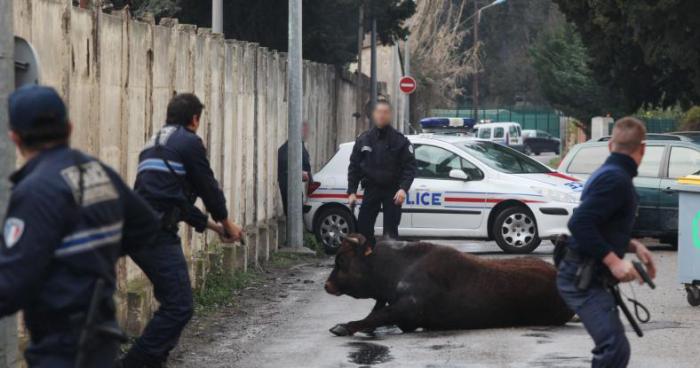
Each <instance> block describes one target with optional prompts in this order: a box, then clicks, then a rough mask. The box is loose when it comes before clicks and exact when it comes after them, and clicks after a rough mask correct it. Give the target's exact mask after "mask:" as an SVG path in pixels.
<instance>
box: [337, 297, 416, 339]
mask: <svg viewBox="0 0 700 368" xmlns="http://www.w3.org/2000/svg"><path fill="white" fill-rule="evenodd" d="M418 308H419V306H418V305H417V303H416V300H415V298H404V299H400V300H398V301H397V302H396V303H394V304H391V305H389V306H387V307H383V308H380V309H378V310H372V313H370V314H369V316H367V317H365V318H364V319H362V320H359V321H352V322H348V323H345V324H339V325H336V326H335V327H333V328H331V330H330V331H331V333H333V334H335V335H337V336H349V335H353V334H355V333H356V332H359V331H366V330H374V329H376V328H377V327H381V326H386V325H406V323H407V321H411V322H413V323H409V324H411V325H414V324H417V321H415V318H416V313H415V311H417V310H418Z"/></svg>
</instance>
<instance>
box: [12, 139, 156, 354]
mask: <svg viewBox="0 0 700 368" xmlns="http://www.w3.org/2000/svg"><path fill="white" fill-rule="evenodd" d="M11 181H12V183H13V184H14V187H13V189H12V195H11V199H10V204H9V207H8V211H7V217H6V219H5V222H4V229H3V236H2V241H1V243H2V244H1V245H0V316H5V315H9V314H12V313H14V312H16V311H18V310H20V309H21V310H24V318H25V322H26V325H27V327H28V329H29V331H30V332H31V336H32V342H33V343H37V342H39V341H41V338H42V336H45V335H50V334H52V333H54V332H65V331H66V330H69V329H75V326H74V325H72V324H71V323H72V322H76V321H77V323H81V322H80V318H81V317H84V314H85V313H86V312H87V309H88V307H89V305H90V300H91V297H92V294H93V290H94V286H95V283H96V280H98V278H101V279H103V280H104V281H105V287H104V288H103V295H102V299H103V300H104V301H105V302H104V303H103V305H104V306H106V308H103V309H101V310H100V312H101V313H100V315H101V318H102V319H103V320H114V318H115V317H114V310H113V309H112V308H109V306H110V305H112V295H113V293H114V291H115V289H116V283H115V279H116V275H115V270H114V264H115V262H116V261H117V259H118V257H120V256H122V255H124V254H125V253H126V252H129V251H131V250H132V249H134V248H136V247H140V246H145V245H148V244H149V243H150V241H151V239H152V236H153V234H154V233H155V231H156V230H157V229H158V221H157V217H156V214H155V213H154V212H153V211H152V210H151V209H150V207H149V206H148V205H147V204H146V202H145V201H143V200H142V199H140V198H139V197H137V196H136V194H135V193H134V192H132V191H131V189H129V187H127V186H126V185H125V184H124V182H123V181H122V180H121V179H120V177H119V176H118V175H117V173H115V172H114V171H113V170H112V169H110V168H109V167H107V166H105V165H103V164H102V163H100V162H99V161H97V160H95V159H94V158H92V157H89V156H87V155H85V154H83V153H81V152H79V151H76V150H72V149H70V148H68V147H67V146H65V145H61V146H58V147H54V148H51V149H48V150H45V151H43V152H41V153H39V154H38V155H37V156H35V157H34V158H32V159H31V160H30V161H28V162H27V163H26V164H25V165H24V166H23V167H22V168H21V169H20V170H19V171H17V172H16V173H15V174H13V175H12V177H11ZM78 330H79V329H78ZM74 337H77V336H74ZM68 340H70V339H68ZM68 340H61V341H60V342H61V343H62V344H66V346H71V347H72V348H75V344H74V343H75V341H68Z"/></svg>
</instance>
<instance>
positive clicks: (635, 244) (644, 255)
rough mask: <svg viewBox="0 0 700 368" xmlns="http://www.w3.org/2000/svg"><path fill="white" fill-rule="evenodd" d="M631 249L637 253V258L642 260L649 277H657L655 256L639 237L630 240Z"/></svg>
mask: <svg viewBox="0 0 700 368" xmlns="http://www.w3.org/2000/svg"><path fill="white" fill-rule="evenodd" d="M630 250H632V251H634V252H635V253H636V254H637V258H639V260H640V261H641V262H642V264H643V265H644V268H646V270H647V273H648V274H649V277H651V278H652V280H653V279H654V278H656V264H655V263H654V257H653V255H652V254H651V251H649V248H647V247H646V245H644V244H642V242H640V241H639V240H637V239H632V240H630Z"/></svg>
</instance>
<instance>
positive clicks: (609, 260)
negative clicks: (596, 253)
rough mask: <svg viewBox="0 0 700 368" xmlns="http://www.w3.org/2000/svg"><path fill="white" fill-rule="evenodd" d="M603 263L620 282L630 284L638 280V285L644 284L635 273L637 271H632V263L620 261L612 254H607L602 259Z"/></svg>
mask: <svg viewBox="0 0 700 368" xmlns="http://www.w3.org/2000/svg"><path fill="white" fill-rule="evenodd" d="M603 263H605V265H606V266H608V268H609V269H610V272H611V273H612V275H613V276H614V277H615V278H616V279H618V280H619V281H620V282H630V281H634V280H638V281H639V282H640V283H642V282H644V281H643V280H642V277H641V276H639V274H638V273H637V270H635V269H634V265H633V264H632V262H630V261H626V260H623V259H620V258H619V257H618V256H617V255H616V254H615V253H613V252H610V253H608V255H607V256H605V258H603Z"/></svg>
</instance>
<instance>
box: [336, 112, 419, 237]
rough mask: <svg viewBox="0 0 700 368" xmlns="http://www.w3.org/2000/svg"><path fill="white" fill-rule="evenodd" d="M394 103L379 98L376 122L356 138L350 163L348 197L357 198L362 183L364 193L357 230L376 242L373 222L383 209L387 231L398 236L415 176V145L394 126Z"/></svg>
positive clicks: (391, 235)
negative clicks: (402, 214) (402, 211)
mask: <svg viewBox="0 0 700 368" xmlns="http://www.w3.org/2000/svg"><path fill="white" fill-rule="evenodd" d="M391 117H392V107H391V104H390V103H389V102H388V101H384V100H382V101H379V102H377V104H376V105H375V106H374V110H373V111H372V121H374V124H375V126H374V127H372V128H371V129H370V130H368V131H366V132H364V133H363V134H361V135H360V136H359V137H358V138H357V140H356V141H355V146H354V147H353V149H352V155H351V156H350V166H349V167H348V200H349V203H350V205H353V204H355V203H356V202H357V188H358V186H359V184H362V187H363V189H364V197H363V199H362V205H361V206H360V214H359V216H358V220H357V227H358V231H359V232H360V233H361V234H362V235H364V236H365V238H367V240H368V242H369V244H371V245H372V246H374V244H375V243H376V239H375V237H374V223H375V221H376V220H377V215H378V214H379V211H380V210H381V211H382V212H383V215H384V235H385V236H388V237H390V238H392V239H396V238H398V237H399V223H400V222H401V205H402V204H403V202H404V201H405V200H406V194H407V193H408V190H409V189H410V188H411V184H412V183H413V179H414V177H415V176H416V159H415V157H414V156H413V146H412V145H411V142H409V141H408V139H407V138H406V137H404V135H403V134H401V133H399V132H398V131H396V129H394V128H393V127H392V126H391Z"/></svg>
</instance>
